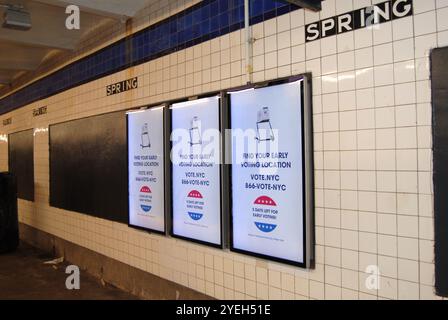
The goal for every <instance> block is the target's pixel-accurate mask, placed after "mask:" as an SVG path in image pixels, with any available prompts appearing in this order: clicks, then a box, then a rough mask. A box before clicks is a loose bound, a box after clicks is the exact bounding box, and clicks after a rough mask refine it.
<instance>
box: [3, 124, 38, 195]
mask: <svg viewBox="0 0 448 320" xmlns="http://www.w3.org/2000/svg"><path fill="white" fill-rule="evenodd" d="M8 141H9V172H11V173H12V174H13V175H15V176H16V179H17V194H18V197H19V198H21V199H25V200H29V201H34V130H33V129H30V130H26V131H21V132H16V133H12V134H10V135H9V138H8Z"/></svg>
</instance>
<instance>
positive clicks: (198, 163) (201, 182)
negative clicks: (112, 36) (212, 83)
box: [171, 97, 222, 246]
mask: <svg viewBox="0 0 448 320" xmlns="http://www.w3.org/2000/svg"><path fill="white" fill-rule="evenodd" d="M219 104H220V98H219V97H211V98H203V99H198V100H194V101H188V102H183V103H177V104H173V105H172V107H171V109H172V113H171V121H172V134H171V141H172V150H171V161H172V199H173V203H172V228H173V229H172V233H173V235H174V236H177V237H181V238H187V239H192V240H196V241H199V242H204V243H206V244H210V245H215V246H220V245H221V243H222V240H221V196H220V195H221V174H220V165H219V164H220V141H219Z"/></svg>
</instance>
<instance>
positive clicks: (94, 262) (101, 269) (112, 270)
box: [19, 223, 213, 300]
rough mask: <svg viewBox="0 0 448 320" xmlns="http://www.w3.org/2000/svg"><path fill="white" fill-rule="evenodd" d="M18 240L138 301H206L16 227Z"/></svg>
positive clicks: (166, 282)
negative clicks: (74, 266)
mask: <svg viewBox="0 0 448 320" xmlns="http://www.w3.org/2000/svg"><path fill="white" fill-rule="evenodd" d="M19 229H20V239H21V241H24V242H26V243H29V244H31V245H32V246H35V247H37V248H40V249H42V250H44V251H46V252H48V253H51V254H53V255H54V256H57V257H59V256H63V257H64V258H65V260H67V261H69V262H70V263H73V264H75V265H77V266H79V267H80V268H81V269H82V270H84V271H85V272H88V273H90V274H91V275H93V276H95V277H97V278H99V279H103V280H104V281H105V282H106V283H109V284H111V285H113V286H115V287H117V288H120V289H122V290H124V291H127V292H129V293H132V294H134V295H136V296H138V297H140V298H142V299H153V300H178V299H182V300H207V299H213V298H212V297H209V296H207V295H204V294H202V293H200V292H197V291H194V290H192V289H190V288H187V287H184V286H182V285H179V284H177V283H174V282H172V281H169V280H165V279H162V278H160V277H158V276H155V275H153V274H150V273H147V272H145V271H142V270H140V269H137V268H135V267H132V266H129V265H127V264H125V263H122V262H120V261H117V260H114V259H112V258H109V257H106V256H104V255H102V254H99V253H97V252H94V251H92V250H90V249H87V248H84V247H81V246H79V245H77V244H74V243H72V242H69V241H66V240H64V239H61V238H58V237H56V236H54V235H52V234H49V233H46V232H44V231H41V230H38V229H36V228H33V227H30V226H28V225H26V224H22V223H21V224H20V226H19Z"/></svg>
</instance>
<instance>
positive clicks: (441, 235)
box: [431, 48, 448, 296]
mask: <svg viewBox="0 0 448 320" xmlns="http://www.w3.org/2000/svg"><path fill="white" fill-rule="evenodd" d="M431 80H432V100H433V120H432V121H433V152H434V160H433V161H434V176H433V180H434V225H435V230H434V231H435V278H436V279H435V280H436V292H437V294H438V295H441V296H448V197H447V194H448V48H440V49H435V50H433V52H432V54H431Z"/></svg>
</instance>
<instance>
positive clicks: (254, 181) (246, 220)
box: [230, 78, 313, 267]
mask: <svg viewBox="0 0 448 320" xmlns="http://www.w3.org/2000/svg"><path fill="white" fill-rule="evenodd" d="M307 97H308V92H307V81H306V78H301V79H299V80H296V81H292V82H287V83H283V84H278V85H272V86H266V87H261V88H251V89H245V90H240V91H235V92H231V93H230V106H231V107H230V123H231V129H232V168H231V190H232V192H231V197H232V200H231V211H232V217H231V225H232V230H231V240H232V241H231V248H232V250H234V251H237V252H242V253H246V254H251V255H255V256H260V257H264V258H268V259H273V260H278V261H281V262H286V263H290V264H294V265H299V266H305V267H307V266H309V261H310V259H309V257H310V256H311V253H312V252H311V232H310V230H309V229H310V228H309V225H310V220H311V219H310V215H311V212H312V174H313V173H312V169H311V165H312V156H311V154H312V148H311V134H310V132H311V120H310V119H311V117H310V114H311V113H310V110H309V109H310V104H309V102H308V99H307Z"/></svg>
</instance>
